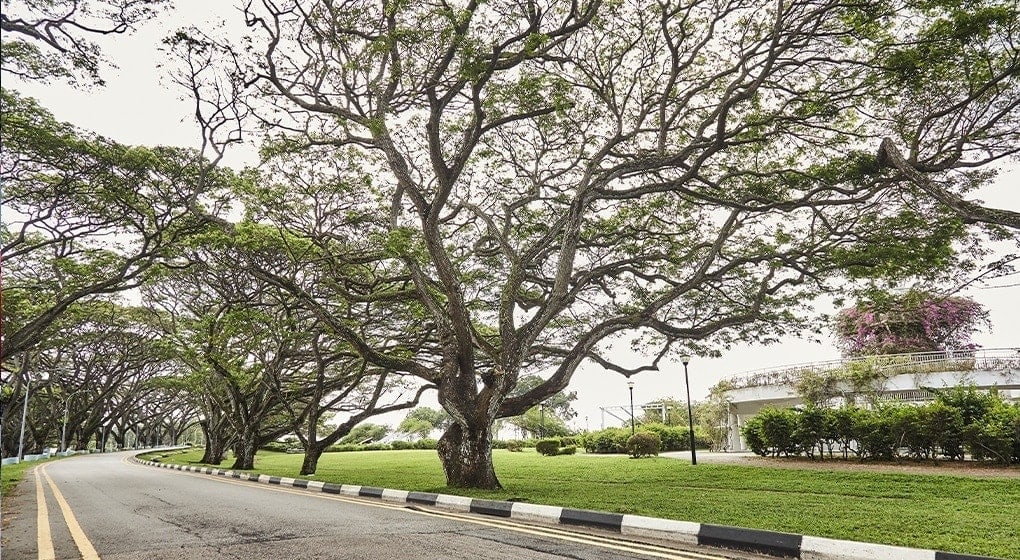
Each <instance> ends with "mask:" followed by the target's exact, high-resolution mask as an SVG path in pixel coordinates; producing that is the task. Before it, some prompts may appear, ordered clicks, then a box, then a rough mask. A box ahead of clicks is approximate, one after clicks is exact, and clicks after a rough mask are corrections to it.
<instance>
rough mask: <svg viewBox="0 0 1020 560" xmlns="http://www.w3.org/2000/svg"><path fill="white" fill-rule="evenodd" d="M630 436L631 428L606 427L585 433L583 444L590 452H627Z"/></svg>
mask: <svg viewBox="0 0 1020 560" xmlns="http://www.w3.org/2000/svg"><path fill="white" fill-rule="evenodd" d="M629 437H630V430H629V429H623V428H606V429H605V430H602V431H598V432H591V433H588V434H585V435H584V436H583V437H582V438H581V445H582V446H583V447H584V450H585V451H587V452H588V453H626V452H627V438H629Z"/></svg>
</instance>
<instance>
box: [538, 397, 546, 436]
mask: <svg viewBox="0 0 1020 560" xmlns="http://www.w3.org/2000/svg"><path fill="white" fill-rule="evenodd" d="M538 414H539V421H538V425H539V429H538V434H539V435H538V437H540V438H544V437H545V403H538Z"/></svg>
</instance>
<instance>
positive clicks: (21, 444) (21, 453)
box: [18, 377, 32, 461]
mask: <svg viewBox="0 0 1020 560" xmlns="http://www.w3.org/2000/svg"><path fill="white" fill-rule="evenodd" d="M31 388H32V378H31V377H28V378H26V380H25V404H24V405H22V407H21V437H20V438H19V439H18V460H19V461H21V460H23V459H24V458H25V420H26V419H27V418H28V393H29V392H31V391H30V390H31Z"/></svg>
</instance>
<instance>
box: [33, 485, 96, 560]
mask: <svg viewBox="0 0 1020 560" xmlns="http://www.w3.org/2000/svg"><path fill="white" fill-rule="evenodd" d="M47 466H48V465H43V466H41V467H39V471H40V472H42V474H43V476H45V477H46V483H47V484H49V485H50V490H52V491H53V497H54V498H56V499H57V504H59V505H60V512H61V513H63V514H64V522H65V523H67V528H68V530H69V531H71V538H72V539H74V544H75V545H77V546H78V552H80V553H81V557H82V560H100V558H99V553H97V552H96V549H95V547H93V546H92V542H91V541H89V538H88V537H87V536H85V531H82V530H81V525H79V524H78V519H77V518H75V516H74V512H73V511H71V506H69V505H68V504H67V500H65V499H64V495H63V494H61V493H60V490H58V489H57V485H56V484H55V483H54V482H53V479H52V478H50V475H49V473H47V472H46V467H47Z"/></svg>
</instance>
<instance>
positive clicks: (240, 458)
mask: <svg viewBox="0 0 1020 560" xmlns="http://www.w3.org/2000/svg"><path fill="white" fill-rule="evenodd" d="M256 437H257V436H256V431H255V430H251V429H246V430H244V431H243V432H242V433H241V434H239V435H238V440H237V443H236V444H235V445H234V464H233V465H231V467H230V468H231V469H233V470H239V471H250V470H251V469H254V468H255V453H256V452H257V451H258V449H257V447H258V446H257V445H256V442H255V440H256Z"/></svg>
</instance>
